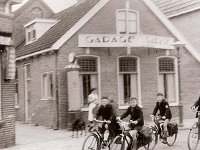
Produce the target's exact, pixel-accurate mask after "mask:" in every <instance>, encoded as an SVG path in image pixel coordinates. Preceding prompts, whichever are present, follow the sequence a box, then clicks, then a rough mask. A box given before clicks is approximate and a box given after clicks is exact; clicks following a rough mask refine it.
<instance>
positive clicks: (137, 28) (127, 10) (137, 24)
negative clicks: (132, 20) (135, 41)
mask: <svg viewBox="0 0 200 150" xmlns="http://www.w3.org/2000/svg"><path fill="white" fill-rule="evenodd" d="M121 11H125V13H126V14H125V22H126V23H125V26H126V27H125V30H126V31H125V34H138V33H139V31H140V20H139V11H136V10H132V9H118V10H116V32H117V34H121V33H120V31H119V30H118V28H119V27H118V26H119V25H118V20H119V18H118V13H119V12H121ZM128 12H133V13H135V14H136V16H137V17H136V33H130V32H129V23H128V22H129V19H127V18H128Z"/></svg>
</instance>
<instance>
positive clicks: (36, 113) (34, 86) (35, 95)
mask: <svg viewBox="0 0 200 150" xmlns="http://www.w3.org/2000/svg"><path fill="white" fill-rule="evenodd" d="M55 58H56V55H55V54H47V55H44V56H43V55H41V56H38V57H35V58H31V59H28V60H26V61H23V62H18V63H17V66H18V76H19V78H18V82H19V103H20V104H19V106H20V107H19V109H18V110H17V114H18V118H17V120H20V121H25V105H24V101H25V98H24V90H25V87H24V84H25V82H24V74H23V73H24V69H23V68H24V64H26V63H30V68H31V81H30V82H31V94H30V95H31V98H30V101H29V103H28V104H29V105H28V109H29V113H28V116H29V118H30V123H32V124H37V125H43V126H46V127H49V128H57V107H56V103H57V102H56V99H53V100H42V96H41V95H42V93H41V91H42V84H41V83H42V74H43V73H45V72H53V73H54V80H56V78H55V73H56V71H55Z"/></svg>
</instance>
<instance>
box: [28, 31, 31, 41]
mask: <svg viewBox="0 0 200 150" xmlns="http://www.w3.org/2000/svg"><path fill="white" fill-rule="evenodd" d="M28 41H31V32H28Z"/></svg>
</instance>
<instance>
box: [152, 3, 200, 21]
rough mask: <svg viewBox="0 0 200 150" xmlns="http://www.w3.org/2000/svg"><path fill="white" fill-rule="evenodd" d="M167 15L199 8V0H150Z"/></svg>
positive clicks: (170, 15) (172, 15)
mask: <svg viewBox="0 0 200 150" xmlns="http://www.w3.org/2000/svg"><path fill="white" fill-rule="evenodd" d="M152 1H153V2H154V3H155V4H156V5H157V6H158V7H159V9H160V10H161V11H162V12H163V13H164V14H165V15H166V16H167V17H169V18H170V17H174V16H177V15H180V14H183V13H185V12H190V11H193V10H196V9H200V0H152Z"/></svg>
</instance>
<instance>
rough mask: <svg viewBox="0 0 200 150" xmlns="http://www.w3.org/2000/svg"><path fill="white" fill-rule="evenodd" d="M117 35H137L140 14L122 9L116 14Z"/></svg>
mask: <svg viewBox="0 0 200 150" xmlns="http://www.w3.org/2000/svg"><path fill="white" fill-rule="evenodd" d="M116 23H117V33H119V34H136V33H137V32H138V30H139V27H138V25H139V23H138V12H136V11H133V10H130V9H129V10H126V9H120V10H117V14H116Z"/></svg>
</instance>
